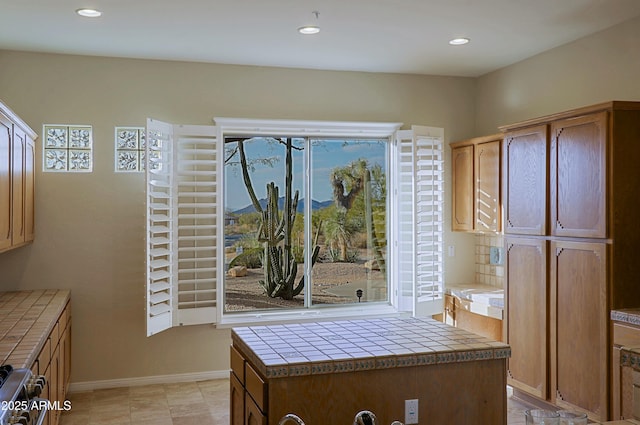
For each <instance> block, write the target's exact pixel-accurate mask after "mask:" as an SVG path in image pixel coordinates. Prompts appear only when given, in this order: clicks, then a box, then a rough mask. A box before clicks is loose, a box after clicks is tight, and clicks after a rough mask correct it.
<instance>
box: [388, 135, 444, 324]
mask: <svg viewBox="0 0 640 425" xmlns="http://www.w3.org/2000/svg"><path fill="white" fill-rule="evenodd" d="M397 143H398V151H399V154H398V162H399V165H398V174H399V183H398V191H399V193H398V215H399V229H398V261H399V282H400V284H399V290H400V291H401V293H400V296H399V309H401V310H405V311H408V310H412V311H413V314H414V315H419V316H430V315H433V314H438V313H441V312H442V310H443V307H444V304H443V301H444V258H443V257H444V256H443V250H444V246H443V229H444V222H443V207H444V205H443V202H444V182H443V177H444V176H443V175H444V153H443V137H442V130H441V129H434V128H429V127H421V126H413V127H412V129H411V130H410V131H399V132H398V140H397ZM410 293H411V294H413V296H412V297H411V301H409V300H410V299H409V296H408V294H410ZM409 304H411V307H409Z"/></svg>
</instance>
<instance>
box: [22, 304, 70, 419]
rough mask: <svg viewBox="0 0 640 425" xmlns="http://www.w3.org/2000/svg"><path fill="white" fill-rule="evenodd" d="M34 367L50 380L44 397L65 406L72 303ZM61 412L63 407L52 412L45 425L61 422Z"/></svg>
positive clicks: (68, 372) (66, 309)
mask: <svg viewBox="0 0 640 425" xmlns="http://www.w3.org/2000/svg"><path fill="white" fill-rule="evenodd" d="M31 370H32V371H33V372H34V373H35V374H39V375H43V376H44V377H45V379H46V385H45V388H44V389H43V391H42V394H41V395H40V397H42V398H45V399H47V400H49V401H51V402H58V406H60V407H61V408H62V407H63V406H64V401H65V400H66V398H67V391H68V389H69V380H70V377H71V305H70V304H69V303H67V305H66V307H65V308H64V310H63V311H62V313H61V314H60V316H59V317H58V320H57V321H56V323H55V325H54V327H53V329H52V330H51V333H50V334H49V336H48V337H47V339H46V342H45V344H44V346H43V347H42V349H41V350H40V354H39V355H38V357H37V359H36V361H35V362H34V364H33V365H32V367H31ZM61 413H62V412H61V410H60V409H53V410H51V411H49V413H48V414H47V416H46V418H45V422H44V423H45V425H57V424H58V422H59V421H60V414H61Z"/></svg>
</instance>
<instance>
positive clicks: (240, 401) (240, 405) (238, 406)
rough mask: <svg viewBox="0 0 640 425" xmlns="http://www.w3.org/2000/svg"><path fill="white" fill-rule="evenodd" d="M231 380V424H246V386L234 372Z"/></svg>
mask: <svg viewBox="0 0 640 425" xmlns="http://www.w3.org/2000/svg"><path fill="white" fill-rule="evenodd" d="M230 381H231V388H230V391H231V394H230V397H229V412H230V415H229V425H244V387H243V386H242V384H241V383H240V381H239V380H238V378H237V377H236V375H235V373H233V372H231V377H230Z"/></svg>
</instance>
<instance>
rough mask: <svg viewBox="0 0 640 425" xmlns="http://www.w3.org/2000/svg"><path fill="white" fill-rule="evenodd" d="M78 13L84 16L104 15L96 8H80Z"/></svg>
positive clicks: (95, 16)
mask: <svg viewBox="0 0 640 425" xmlns="http://www.w3.org/2000/svg"><path fill="white" fill-rule="evenodd" d="M76 13H77V14H78V15H80V16H84V17H85V18H97V17H99V16H102V12H100V11H99V10H96V9H78V10H76Z"/></svg>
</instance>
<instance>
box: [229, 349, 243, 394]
mask: <svg viewBox="0 0 640 425" xmlns="http://www.w3.org/2000/svg"><path fill="white" fill-rule="evenodd" d="M244 364H245V361H244V357H242V354H240V353H239V352H238V350H236V349H235V348H234V347H233V345H232V346H231V370H232V371H233V373H235V374H236V376H237V377H238V380H239V381H240V383H241V384H242V385H244Z"/></svg>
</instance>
